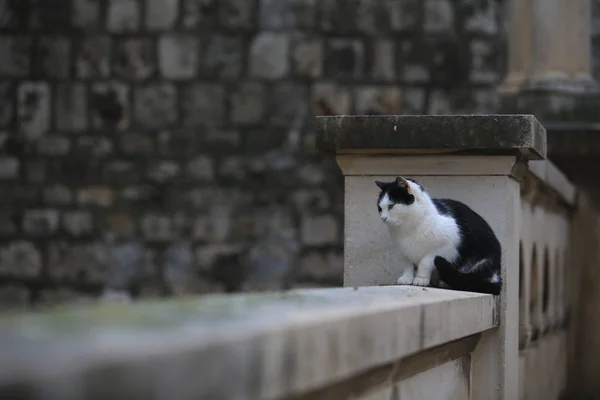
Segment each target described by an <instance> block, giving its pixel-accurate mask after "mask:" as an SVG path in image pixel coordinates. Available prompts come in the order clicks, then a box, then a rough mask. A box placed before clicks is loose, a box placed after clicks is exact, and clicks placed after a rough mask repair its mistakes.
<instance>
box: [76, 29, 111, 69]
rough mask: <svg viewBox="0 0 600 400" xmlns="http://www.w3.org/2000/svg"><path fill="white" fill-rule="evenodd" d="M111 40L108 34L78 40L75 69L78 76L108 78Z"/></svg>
mask: <svg viewBox="0 0 600 400" xmlns="http://www.w3.org/2000/svg"><path fill="white" fill-rule="evenodd" d="M110 52H111V42H110V38H109V37H107V36H86V37H83V38H82V39H81V40H80V41H78V42H77V46H76V53H75V71H76V73H77V77H78V78H83V79H90V78H108V76H109V75H110V71H111V69H110Z"/></svg>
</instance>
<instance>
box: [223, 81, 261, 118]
mask: <svg viewBox="0 0 600 400" xmlns="http://www.w3.org/2000/svg"><path fill="white" fill-rule="evenodd" d="M266 94H267V93H266V90H265V88H264V86H263V85H261V84H259V83H254V82H249V83H245V84H242V85H240V86H238V87H237V88H236V90H235V91H234V92H233V94H232V96H231V120H232V122H233V123H235V124H241V125H249V124H257V123H259V122H260V121H261V120H262V118H263V114H264V113H265V106H266Z"/></svg>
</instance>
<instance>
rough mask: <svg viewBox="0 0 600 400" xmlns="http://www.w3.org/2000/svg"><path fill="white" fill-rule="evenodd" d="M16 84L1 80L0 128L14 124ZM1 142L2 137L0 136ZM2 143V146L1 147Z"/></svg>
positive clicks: (0, 140)
mask: <svg viewBox="0 0 600 400" xmlns="http://www.w3.org/2000/svg"><path fill="white" fill-rule="evenodd" d="M14 98H15V85H14V83H12V82H9V81H6V82H2V81H0V128H8V127H9V126H12V124H13V122H14V120H15V100H14ZM0 142H2V139H1V138H0ZM1 146H2V145H1V144H0V148H1Z"/></svg>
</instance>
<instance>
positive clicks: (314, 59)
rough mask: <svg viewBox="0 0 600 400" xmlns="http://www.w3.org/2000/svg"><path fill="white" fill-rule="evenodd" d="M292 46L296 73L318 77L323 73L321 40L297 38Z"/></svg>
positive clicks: (302, 75) (293, 64)
mask: <svg viewBox="0 0 600 400" xmlns="http://www.w3.org/2000/svg"><path fill="white" fill-rule="evenodd" d="M292 48H293V51H292V69H293V71H294V73H295V74H296V75H298V76H301V77H306V78H318V77H320V76H321V75H322V74H323V63H324V62H323V42H322V41H321V40H319V39H308V38H302V39H295V40H294V41H293V43H292Z"/></svg>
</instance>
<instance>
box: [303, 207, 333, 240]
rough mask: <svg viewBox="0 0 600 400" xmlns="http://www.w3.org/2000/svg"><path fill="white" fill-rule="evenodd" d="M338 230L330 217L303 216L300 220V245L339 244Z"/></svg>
mask: <svg viewBox="0 0 600 400" xmlns="http://www.w3.org/2000/svg"><path fill="white" fill-rule="evenodd" d="M340 233H341V232H340V229H339V227H338V222H337V220H336V218H335V217H334V216H332V215H315V216H304V217H303V218H302V225H301V236H302V243H303V244H304V245H306V246H325V245H332V244H337V243H338V242H339V243H341V239H340Z"/></svg>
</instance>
